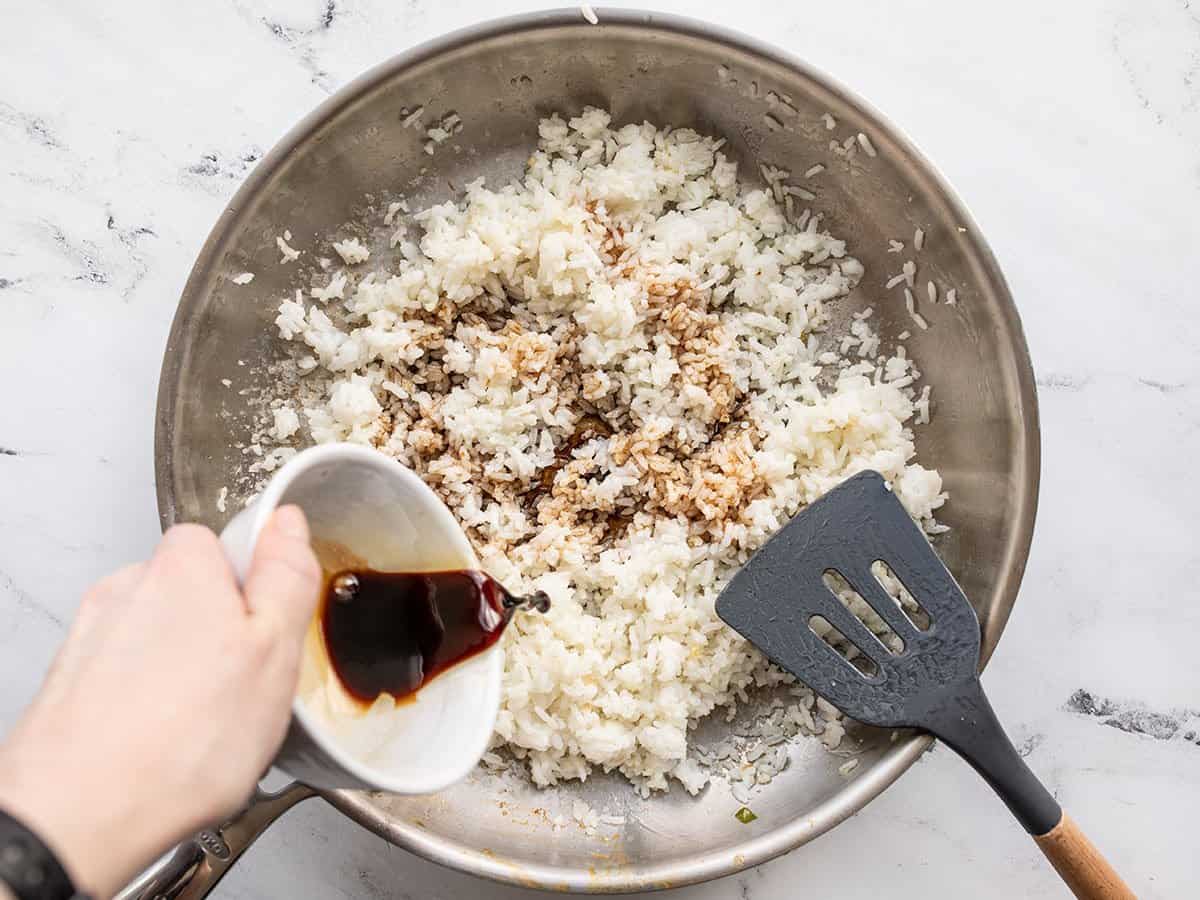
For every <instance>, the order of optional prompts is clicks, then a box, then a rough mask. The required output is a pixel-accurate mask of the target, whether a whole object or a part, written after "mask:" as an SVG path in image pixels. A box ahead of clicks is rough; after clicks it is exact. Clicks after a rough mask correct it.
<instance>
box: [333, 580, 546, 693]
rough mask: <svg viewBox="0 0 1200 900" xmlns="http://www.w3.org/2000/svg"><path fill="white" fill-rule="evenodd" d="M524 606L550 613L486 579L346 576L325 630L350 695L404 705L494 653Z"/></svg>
mask: <svg viewBox="0 0 1200 900" xmlns="http://www.w3.org/2000/svg"><path fill="white" fill-rule="evenodd" d="M522 606H530V607H532V608H534V609H537V610H538V611H539V612H545V611H546V610H547V609H549V608H550V599H549V598H548V597H547V596H546V595H545V594H544V593H540V592H539V593H537V594H534V595H533V596H531V597H515V596H513V595H512V594H510V593H509V592H508V591H506V590H505V589H504V587H503V586H501V585H500V584H499V583H498V582H497V581H496V580H495V579H494V578H492V577H491V576H489V575H486V574H484V573H483V572H476V571H471V570H459V571H450V572H380V571H377V570H375V569H369V568H352V569H343V570H341V571H339V572H335V573H333V574H332V575H331V576H330V577H329V579H328V580H327V582H326V586H325V596H324V598H323V601H322V607H321V630H322V633H323V635H324V638H325V647H326V650H327V651H328V653H329V661H330V663H331V665H332V666H333V670H334V672H335V673H336V674H337V677H338V679H339V680H340V681H341V683H342V685H343V686H344V687H345V688H346V691H347V692H348V693H349V694H350V695H351V696H352V697H354V698H355V699H356V700H358V701H359V702H361V703H363V704H366V705H370V704H371V703H372V702H374V700H375V698H376V697H378V696H379V695H380V694H391V695H392V696H393V697H395V698H396V700H397V701H400V700H403V699H405V698H408V697H410V696H411V695H412V694H415V693H416V692H417V690H419V689H420V688H421V686H422V685H424V684H426V683H427V682H428V681H429V680H430V679H432V678H435V677H436V676H437V675H439V674H441V673H442V672H445V671H446V670H447V669H449V668H451V667H452V666H454V665H455V664H457V663H460V662H463V661H465V660H467V659H470V658H471V657H473V656H476V655H478V654H480V653H482V652H483V651H484V650H486V649H488V648H489V647H491V646H492V645H493V644H495V643H496V642H497V641H498V640H500V635H501V634H503V633H504V629H505V627H506V626H507V625H508V623H509V621H510V620H511V619H512V616H513V613H514V612H515V611H516V610H517V609H518V608H520V607H522Z"/></svg>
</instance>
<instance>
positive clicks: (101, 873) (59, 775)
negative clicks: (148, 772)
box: [0, 739, 156, 898]
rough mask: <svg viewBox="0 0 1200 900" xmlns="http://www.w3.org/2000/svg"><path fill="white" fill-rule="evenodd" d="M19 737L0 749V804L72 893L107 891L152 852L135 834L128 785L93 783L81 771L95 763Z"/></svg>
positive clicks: (129, 875)
mask: <svg viewBox="0 0 1200 900" xmlns="http://www.w3.org/2000/svg"><path fill="white" fill-rule="evenodd" d="M23 743H24V742H23V741H21V740H19V739H18V740H14V741H10V742H8V744H7V745H6V746H4V747H3V748H0V809H3V810H5V811H6V812H8V813H9V814H10V815H12V816H13V817H14V818H16V819H18V820H20V821H21V822H22V823H23V824H24V825H25V826H26V827H27V828H28V829H30V830H31V831H33V832H34V833H35V834H36V835H37V836H38V837H39V838H40V839H41V840H42V842H43V843H45V844H46V846H47V847H49V848H50V850H51V851H53V853H54V855H55V856H56V857H58V860H59V862H60V864H61V865H62V866H63V868H64V869H65V870H66V872H67V874H68V876H69V877H70V878H71V881H72V883H73V884H74V885H75V887H76V889H77V890H78V891H80V892H82V893H86V894H89V895H92V896H95V897H97V898H103V897H111V896H112V895H113V894H115V893H116V892H117V891H118V890H119V889H120V888H121V887H123V886H124V885H125V883H126V882H127V881H128V880H129V879H130V878H132V877H133V875H134V874H136V872H137V871H138V869H139V868H140V867H141V866H142V865H144V864H146V863H147V862H149V861H150V860H151V859H152V858H153V855H154V853H155V850H156V848H155V847H153V846H149V845H148V843H147V840H146V839H145V837H144V836H142V835H140V834H139V831H140V828H139V826H141V825H143V824H144V823H141V822H138V821H137V818H136V816H135V815H133V811H132V809H131V807H130V806H129V804H128V802H127V801H128V800H129V799H130V798H129V797H128V791H129V790H130V785H128V784H126V785H117V784H113V783H111V782H110V783H109V784H107V785H101V786H97V785H96V784H93V783H90V782H89V778H88V775H87V770H88V769H94V767H92V766H89V765H86V764H81V760H80V759H78V758H75V759H56V758H55V757H54V756H53V755H51V754H50V753H43V752H40V751H41V749H43V748H44V747H45V743H44V742H43V743H41V744H39V746H38V747H37V748H26V747H23V746H21V745H22V744H23ZM51 746H53V745H51ZM27 749H28V750H31V751H33V752H26V751H27ZM78 753H79V751H78V750H76V757H77V756H78ZM110 775H111V773H110ZM98 787H101V788H105V789H100V790H98V789H97V788H98ZM113 788H117V791H113V790H112V789H113ZM122 794H124V796H121V795H122Z"/></svg>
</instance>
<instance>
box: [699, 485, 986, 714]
mask: <svg viewBox="0 0 1200 900" xmlns="http://www.w3.org/2000/svg"><path fill="white" fill-rule="evenodd" d="M880 561H881V562H883V563H885V564H886V565H887V566H888V568H890V569H891V570H892V572H893V573H894V574H895V575H896V576H897V577H898V578H899V580H900V581H901V583H903V585H904V586H905V587H906V588H907V589H908V591H909V593H910V594H912V596H913V597H915V598H916V600H917V602H918V603H919V604H920V605H921V606H922V607H923V608H924V609H925V610H926V611H927V613H928V615H929V618H930V620H931V621H930V623H929V625H928V627H927V628H926V629H924V630H922V629H921V628H918V627H917V626H916V625H915V624H914V622H913V620H912V619H910V618H909V616H908V615H907V614H906V613H905V612H904V610H903V609H902V608H901V606H900V605H899V603H898V602H897V601H896V600H895V599H893V597H892V596H891V595H890V594H889V593H888V592H887V591H886V590H885V589H884V587H883V585H882V584H881V583H880V582H879V580H878V579H877V578H876V577H875V575H874V574H873V573H872V566H873V565H874V564H875V563H876V562H880ZM830 571H832V572H836V573H838V574H839V575H841V576H842V578H844V579H845V581H846V582H847V583H849V585H850V587H852V588H853V589H854V590H855V591H856V592H857V593H858V594H859V595H860V596H861V597H862V598H863V599H864V600H865V601H866V602H867V603H868V604H869V605H870V606H871V608H872V609H874V610H875V612H876V613H878V614H879V616H880V618H882V619H883V620H884V622H886V623H887V624H888V626H889V627H890V628H891V630H892V631H893V632H895V633H896V635H897V636H898V637H899V638H900V640H901V641H903V643H904V648H903V650H902V651H900V652H895V651H893V650H891V649H889V648H888V647H887V646H885V645H884V644H883V642H882V641H881V640H880V638H877V637H876V636H875V635H874V634H873V633H872V632H871V630H870V629H869V628H867V627H866V626H865V625H864V624H863V623H862V622H861V621H860V620H859V619H858V618H857V617H856V616H855V615H854V614H853V613H852V612H851V611H850V610H849V609H847V608H846V606H844V605H843V604H842V602H841V601H840V600H839V599H838V598H837V596H836V595H835V594H834V592H833V591H832V590H831V589H830V587H828V586H827V585H826V580H825V576H826V573H827V572H830ZM717 615H719V616H720V617H721V618H722V619H724V620H725V622H726V623H727V624H728V625H729V626H730V627H732V628H733V629H734V630H736V631H738V632H739V633H741V634H742V635H744V636H745V637H746V638H748V639H749V640H750V641H752V642H753V643H754V644H756V645H757V646H758V647H759V649H761V650H762V651H763V652H764V653H766V655H767V656H768V657H770V658H771V660H773V661H774V662H775V663H776V664H778V665H780V666H782V667H783V668H785V669H787V670H788V671H789V672H791V673H792V674H793V675H795V676H796V677H798V678H800V680H802V681H803V682H805V683H806V684H807V685H809V686H810V687H812V688H813V690H815V691H816V692H817V693H819V694H821V695H822V696H823V697H825V698H826V699H827V700H828V701H829V702H831V703H833V704H834V705H835V706H837V707H838V708H839V709H841V710H842V712H844V713H846V714H847V715H849V716H851V717H852V718H855V719H857V720H859V721H860V722H866V723H867V724H870V725H880V726H885V727H898V726H909V725H915V726H921V727H929V724H928V723H927V722H926V717H927V715H928V714H929V712H930V707H931V705H936V704H937V703H939V702H940V700H941V699H942V698H944V696H945V688H946V686H947V685H951V684H958V683H962V682H964V681H968V680H970V679H973V678H974V677H975V674H976V670H977V669H978V666H979V621H978V619H977V618H976V617H975V611H974V610H973V609H972V608H971V604H970V603H968V602H967V598H966V597H965V596H964V595H963V592H962V590H961V589H960V588H959V586H958V584H957V583H956V582H955V580H954V578H953V576H951V574H950V573H949V571H947V569H946V567H945V566H944V565H943V564H942V561H941V560H940V559H938V557H937V554H935V553H934V551H933V548H932V547H931V546H930V545H929V541H928V540H927V539H926V537H925V534H924V533H923V532H922V530H921V528H920V527H919V526H918V525H917V524H916V523H915V522H913V520H912V518H910V517H909V515H908V513H907V512H906V511H905V509H904V507H903V506H902V505H901V504H900V501H899V500H898V499H897V498H896V496H895V494H893V493H892V492H891V490H890V489H889V488H888V486H887V484H886V482H885V481H884V480H883V477H882V476H880V475H879V474H878V473H877V472H862V473H860V474H858V475H855V476H854V477H853V478H850V479H848V480H847V481H845V482H843V483H842V484H841V485H839V486H838V487H836V488H834V489H833V490H832V491H830V492H829V493H828V494H826V495H825V496H824V497H822V498H821V499H820V500H818V501H817V502H816V503H813V504H812V505H811V506H809V507H808V508H807V509H805V510H804V511H803V512H801V513H800V514H799V515H797V516H796V517H795V518H794V519H792V520H791V522H789V523H788V524H787V525H785V526H784V527H783V529H782V530H781V531H780V532H779V533H778V534H776V535H775V536H774V537H773V538H771V540H769V541H768V542H767V543H766V545H765V546H763V548H762V549H760V550H759V551H758V553H756V554H755V555H754V556H753V557H752V558H751V559H750V561H749V562H748V563H746V565H745V566H744V567H743V568H742V569H741V570H740V571H739V572H738V573H737V574H736V575H735V576H734V577H733V580H732V581H730V583H729V585H728V586H727V587H726V588H725V590H724V591H723V592H722V594H721V596H720V597H719V598H718V599H717ZM814 617H820V618H823V619H825V620H826V621H827V622H829V623H830V624H832V625H833V626H834V627H835V628H836V629H837V630H838V631H840V632H841V633H842V635H844V636H845V637H846V638H847V639H848V640H849V641H850V642H851V643H852V644H854V646H856V647H857V648H858V649H859V650H860V651H861V652H862V653H863V654H864V655H865V656H867V657H869V658H870V660H871V661H872V662H873V663H874V664H875V665H874V668H875V669H876V671H874V672H873V673H872V674H865V673H864V672H863V671H861V670H860V669H859V668H858V667H856V666H854V665H853V664H852V663H850V662H849V661H848V660H847V659H846V658H845V657H844V656H842V654H840V653H839V652H838V651H837V650H835V649H834V648H833V647H832V646H830V645H829V644H828V643H826V642H825V640H824V639H823V638H821V637H819V636H818V634H817V633H816V632H815V631H814V630H813V627H812V622H813V619H814Z"/></svg>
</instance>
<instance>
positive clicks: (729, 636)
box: [275, 109, 945, 792]
mask: <svg viewBox="0 0 1200 900" xmlns="http://www.w3.org/2000/svg"><path fill="white" fill-rule="evenodd" d="M539 135H540V140H539V143H538V148H537V150H536V151H535V152H534V153H533V154H532V155H531V157H530V159H529V162H528V166H527V169H526V172H525V175H524V177H523V179H522V180H521V181H519V182H517V183H514V184H509V185H504V186H495V187H488V186H486V185H485V184H484V181H483V179H482V178H481V179H479V180H477V181H474V182H472V183H471V184H469V185H467V187H466V192H465V197H463V198H462V199H460V200H458V201H457V202H446V203H442V204H439V205H436V206H433V207H431V208H429V209H426V210H424V211H421V212H418V213H416V214H415V216H413V220H414V224H415V226H417V227H416V228H415V229H414V230H415V231H416V232H422V231H423V234H420V237H419V238H417V237H414V238H412V239H411V240H407V241H405V242H403V243H402V244H401V250H402V251H403V252H397V253H395V254H394V255H393V257H392V259H391V260H389V261H387V262H386V263H385V264H384V265H383V268H382V269H380V270H379V271H376V272H372V273H369V274H366V275H364V276H362V277H360V278H359V277H356V278H353V279H350V280H346V279H345V275H342V278H343V282H342V284H341V286H340V287H339V289H338V291H337V292H336V296H333V295H329V296H327V297H326V298H325V302H323V303H322V302H318V303H316V304H309V303H308V302H307V301H306V300H305V299H304V297H303V296H302V295H301V296H298V297H295V298H287V299H285V300H283V301H282V302H281V303H280V306H279V315H278V319H277V325H278V328H279V331H280V334H281V335H282V336H283V337H284V338H286V339H289V340H293V341H296V342H298V343H300V344H303V345H305V348H304V350H303V352H302V354H301V355H302V356H306V357H307V356H311V357H313V358H315V359H316V360H317V361H318V362H319V366H320V367H321V369H322V370H323V372H324V374H325V376H326V377H325V378H324V379H323V380H322V379H320V378H317V379H312V378H310V379H309V382H308V388H307V389H308V390H309V391H310V394H309V396H307V398H306V399H304V401H303V404H302V406H303V419H304V420H305V421H306V424H307V430H308V432H309V433H310V434H311V437H312V438H314V439H315V440H317V441H319V442H320V441H333V440H351V441H355V442H359V443H363V444H368V445H371V446H374V447H377V448H378V449H379V450H380V451H382V452H383V453H385V454H387V455H389V456H392V457H395V458H396V459H399V460H400V461H402V462H403V463H405V464H406V465H408V466H410V467H412V468H413V469H414V470H415V471H416V472H417V473H419V474H420V475H421V476H422V477H423V478H424V479H425V480H426V481H427V482H428V483H429V484H430V485H431V486H432V487H433V489H434V490H436V491H437V493H438V494H439V496H441V497H442V499H443V500H445V502H446V503H447V505H448V506H449V507H450V509H451V510H452V511H453V512H454V514H455V515H456V516H457V518H458V519H459V521H460V522H461V523H462V524H463V526H464V528H465V529H466V530H467V532H468V534H469V535H470V537H471V540H472V541H473V543H474V545H475V547H476V548H477V550H478V553H479V557H480V559H481V561H482V563H483V566H484V568H485V569H487V571H488V572H489V573H491V574H492V575H494V576H495V577H496V578H497V579H499V580H500V581H501V582H503V583H504V584H505V585H506V586H507V587H508V588H509V589H511V590H513V591H516V592H527V591H532V590H544V591H546V592H547V593H549V594H550V596H551V597H552V599H553V601H554V602H553V606H552V608H551V610H550V612H549V613H548V614H547V615H545V616H523V617H517V619H515V620H514V622H513V625H512V627H511V628H510V629H509V632H508V634H507V635H506V645H505V650H506V662H505V674H504V696H503V701H502V706H501V710H500V715H499V719H498V721H497V730H496V741H495V743H496V745H497V747H500V746H504V747H507V749H508V750H509V751H511V753H512V754H514V755H515V756H516V757H518V758H519V759H521V760H523V761H524V762H525V764H526V765H527V766H528V769H529V772H530V774H531V775H532V778H533V780H534V781H535V782H536V783H538V784H541V785H548V784H553V783H555V782H557V781H560V780H562V779H575V778H578V779H583V778H586V777H587V776H588V774H589V772H591V771H592V770H593V769H603V770H618V771H620V772H622V773H624V774H625V775H626V776H627V777H628V778H629V779H630V780H631V781H633V782H634V784H635V785H637V786H638V787H639V788H640V789H641V790H642V791H649V790H659V789H664V788H666V787H667V786H668V779H669V778H672V777H674V778H676V779H677V780H678V781H680V782H681V783H682V784H684V785H685V787H686V788H687V789H688V790H690V791H693V792H695V791H697V790H699V789H700V788H701V787H703V785H704V783H705V782H706V780H707V777H708V776H707V774H706V771H707V769H706V768H705V767H704V765H703V761H698V760H697V759H696V757H695V754H694V753H692V752H691V750H690V748H689V743H688V732H689V729H690V728H691V727H692V726H693V725H694V724H695V723H696V722H697V721H698V720H700V719H701V718H703V717H705V716H707V715H709V714H710V713H712V712H714V711H715V710H725V711H727V712H729V713H730V714H732V710H733V709H734V707H735V706H736V705H737V704H738V703H739V702H742V701H745V700H747V699H748V697H749V695H750V692H752V691H754V690H755V689H756V688H761V687H764V686H769V685H776V684H790V683H791V682H792V679H791V678H790V676H788V675H786V674H785V673H784V672H782V671H781V670H779V669H777V668H775V667H774V666H772V665H771V664H769V663H768V662H767V660H766V659H765V658H764V657H763V656H762V655H761V654H760V653H759V652H758V651H757V650H755V649H754V648H753V647H751V646H750V645H749V644H748V643H747V642H746V641H744V640H743V639H742V638H741V637H739V636H738V635H737V634H735V633H734V632H733V631H731V630H730V629H729V628H727V627H726V626H725V625H724V624H723V623H722V622H721V621H720V619H718V618H717V616H716V614H715V612H714V609H713V604H714V601H715V600H716V597H717V595H718V594H719V592H720V590H721V588H722V587H723V586H724V585H725V583H726V582H727V581H728V579H729V578H730V576H731V575H732V574H733V572H734V571H735V570H736V569H737V568H738V566H739V565H741V564H742V563H743V562H744V561H745V560H746V559H747V558H748V557H749V556H750V554H751V553H753V552H754V550H755V549H757V548H758V547H759V546H761V545H762V543H763V542H764V541H766V540H767V538H768V537H770V536H771V534H773V533H774V532H775V531H776V530H778V529H779V528H780V526H781V525H783V523H784V522H786V521H787V520H788V518H789V517H791V516H792V515H794V514H795V513H796V512H797V511H798V510H799V509H801V508H802V507H803V506H805V505H806V504H807V503H810V502H811V501H813V500H814V499H816V498H817V497H819V496H821V495H822V494H823V493H825V492H826V491H828V490H829V489H830V488H832V487H833V486H835V485H836V484H838V483H839V482H840V481H842V480H843V479H845V478H847V477H848V476H850V475H853V474H855V473H856V472H858V471H861V470H862V469H865V468H873V469H877V470H879V471H880V472H882V473H883V474H884V476H885V477H886V478H887V479H888V481H889V482H890V483H891V484H892V486H893V490H895V492H896V494H897V496H899V498H900V499H901V501H902V502H903V503H904V504H905V506H906V508H907V509H908V510H909V512H910V513H911V514H912V515H913V516H914V518H916V519H918V520H920V521H922V522H923V523H924V524H925V525H926V526H927V527H932V526H933V515H934V510H936V509H937V508H938V507H939V506H940V505H941V504H942V502H943V501H944V499H945V495H944V494H943V493H942V489H941V478H940V476H939V475H938V473H937V472H936V471H933V470H928V469H925V468H923V467H922V466H920V465H919V464H917V463H916V462H915V461H914V456H915V448H914V444H913V434H912V431H911V429H910V428H909V427H908V424H907V423H909V422H910V421H911V420H912V419H913V417H914V415H915V412H916V407H915V403H916V400H917V393H916V389H915V388H914V386H913V382H914V381H915V380H916V379H917V378H918V377H919V373H917V372H916V370H915V369H914V368H913V364H912V361H911V360H910V359H908V358H907V356H906V355H904V354H903V353H897V354H896V355H893V356H890V357H888V358H886V360H884V358H883V357H882V356H880V357H879V360H878V362H877V360H876V355H877V354H880V353H882V352H883V351H882V350H881V349H880V347H879V338H878V337H877V336H876V335H874V334H873V332H872V331H871V329H870V327H869V324H868V321H867V318H866V316H865V315H864V316H862V317H860V318H856V319H855V320H854V324H853V333H852V334H850V335H848V336H847V337H848V338H849V339H850V340H851V342H852V346H853V347H854V348H857V349H862V348H864V347H865V348H866V350H865V351H863V353H861V354H860V353H859V352H851V353H850V354H849V358H844V354H836V353H833V352H832V351H831V350H830V346H829V342H828V338H824V337H823V332H824V330H825V329H826V327H827V325H828V323H829V315H828V312H827V304H830V303H833V302H836V301H837V300H838V299H839V298H841V297H844V296H845V295H846V294H847V293H848V292H850V291H851V290H852V289H853V288H854V287H855V286H856V285H857V284H858V282H859V280H860V279H861V277H862V275H863V267H862V265H861V264H860V263H859V262H858V261H857V260H856V259H854V258H853V257H852V256H850V255H849V254H848V253H847V249H846V246H845V244H844V243H843V242H842V241H841V240H839V239H837V238H836V237H834V236H832V235H830V234H827V233H824V232H821V231H819V230H818V227H819V226H818V221H819V220H818V217H816V216H812V217H811V218H810V217H807V216H805V217H804V222H805V224H804V226H803V230H800V228H798V227H797V226H795V225H792V224H789V222H788V221H787V219H786V218H785V215H784V211H783V208H782V206H783V204H782V203H781V202H779V200H778V199H777V198H776V196H775V195H774V193H775V191H774V190H773V189H774V188H776V187H777V185H776V184H774V183H771V184H769V189H768V190H766V191H764V190H762V189H759V188H755V187H751V186H748V185H742V184H739V182H738V179H737V174H738V173H737V168H736V166H735V164H734V163H733V162H732V161H731V160H729V159H728V158H726V157H725V156H724V154H723V153H722V152H721V150H720V147H721V142H720V141H717V140H714V139H713V138H710V137H706V136H704V135H701V134H697V133H696V132H694V131H692V130H690V129H675V130H660V129H658V128H656V127H655V126H653V125H651V124H648V123H643V124H630V125H625V126H623V127H619V128H614V127H612V125H611V123H610V119H609V115H608V113H606V112H603V111H601V110H597V109H587V110H585V111H584V112H583V113H582V114H581V115H579V116H578V117H576V118H572V119H570V120H569V121H564V120H563V119H561V118H558V117H557V116H554V117H551V118H548V119H545V120H543V121H542V122H541V123H540V126H539ZM769 171H770V170H769ZM768 181H769V182H771V181H772V179H770V178H768ZM330 277H331V279H332V278H337V277H338V275H337V274H334V275H331V276H330ZM317 290H320V288H318V289H317ZM314 293H315V291H314ZM326 293H327V294H328V293H329V292H328V291H327V292H326ZM335 300H336V302H334V301H335ZM822 359H825V360H834V361H836V362H835V364H833V365H826V364H823V363H822V362H821V360H822ZM291 408H292V407H289V412H290V410H291ZM926 408H927V407H926ZM275 425H276V427H277V428H278V430H279V432H280V433H283V432H286V431H287V430H288V429H289V427H290V425H291V421H290V418H289V417H288V415H287V414H286V413H284V414H281V415H280V417H279V419H278V420H277V421H276V423H275ZM794 702H795V704H796V706H797V709H796V711H795V721H797V722H802V721H805V720H807V721H808V722H809V723H810V724H812V723H813V719H812V716H811V714H810V713H809V712H808V710H807V709H803V710H801V709H799V706H801V705H803V701H802V700H800V699H796V700H795V701H794ZM810 702H811V701H810ZM842 730H843V729H842V726H841V724H840V723H839V722H838V721H837V720H836V712H831V713H829V720H828V721H825V722H824V723H823V727H822V731H821V735H820V737H821V740H822V741H823V742H824V743H825V744H826V746H830V747H833V746H836V745H837V743H838V741H840V739H841V734H842ZM771 759H772V760H774V756H772V757H771ZM781 765H782V763H781ZM763 771H764V773H767V774H766V776H765V777H769V767H768V768H767V769H764V770H763ZM756 777H759V776H756Z"/></svg>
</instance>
